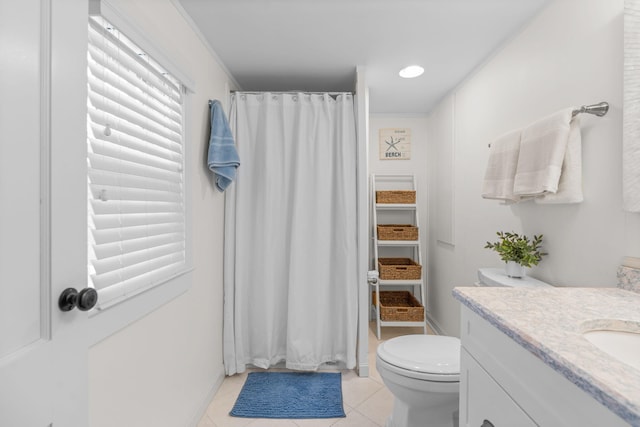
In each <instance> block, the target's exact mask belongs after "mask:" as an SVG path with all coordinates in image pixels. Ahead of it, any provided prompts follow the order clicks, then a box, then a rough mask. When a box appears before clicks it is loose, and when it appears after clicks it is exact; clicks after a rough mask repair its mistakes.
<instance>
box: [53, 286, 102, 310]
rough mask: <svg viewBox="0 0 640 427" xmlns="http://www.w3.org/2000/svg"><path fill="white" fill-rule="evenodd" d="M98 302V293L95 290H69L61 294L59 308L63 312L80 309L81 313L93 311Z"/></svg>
mask: <svg viewBox="0 0 640 427" xmlns="http://www.w3.org/2000/svg"><path fill="white" fill-rule="evenodd" d="M97 302H98V292H96V290H95V289H93V288H84V289H82V290H81V291H80V292H78V291H77V290H75V289H74V288H67V289H65V290H64V291H62V293H61V294H60V298H59V299H58V307H60V310H62V311H71V310H73V309H74V308H75V307H78V310H80V311H88V310H91V309H92V308H93V307H94V306H95V305H96V303H97Z"/></svg>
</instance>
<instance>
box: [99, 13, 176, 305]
mask: <svg viewBox="0 0 640 427" xmlns="http://www.w3.org/2000/svg"><path fill="white" fill-rule="evenodd" d="M183 93H184V89H183V86H182V84H181V83H180V82H179V81H178V80H177V79H176V78H174V77H173V76H172V75H171V74H170V73H168V72H167V71H166V70H165V69H163V68H162V67H161V66H160V65H159V64H158V63H157V62H155V61H154V60H153V59H152V58H150V57H149V55H147V54H146V53H145V52H143V51H142V49H140V48H139V47H138V46H137V45H136V44H134V43H133V42H132V41H131V40H129V39H128V38H127V37H125V36H124V35H123V34H122V33H120V32H119V31H118V30H117V29H116V28H115V27H114V26H113V25H111V24H110V23H109V22H108V21H106V20H105V19H103V18H102V17H99V16H92V17H91V18H90V19H89V48H88V97H87V109H88V113H87V145H88V146H87V149H88V154H87V165H88V175H87V176H88V228H89V230H88V258H89V259H88V274H89V284H90V286H93V287H95V288H96V290H97V291H98V295H99V298H98V306H97V308H98V309H104V308H106V307H109V306H112V305H114V304H116V303H118V302H120V301H123V300H126V299H128V298H129V297H131V296H133V295H136V294H139V293H141V292H143V291H145V290H148V289H150V288H153V287H155V286H157V285H158V284H160V283H163V282H165V281H167V280H169V279H171V278H173V277H175V276H176V275H178V274H180V273H182V272H184V271H185V269H186V262H185V257H186V255H185V251H186V231H185V230H186V226H185V217H186V215H185V191H184V158H183V157H184V156H183Z"/></svg>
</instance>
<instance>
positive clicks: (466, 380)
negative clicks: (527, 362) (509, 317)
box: [460, 348, 537, 427]
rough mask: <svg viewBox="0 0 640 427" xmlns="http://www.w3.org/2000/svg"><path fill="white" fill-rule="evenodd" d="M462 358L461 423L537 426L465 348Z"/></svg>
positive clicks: (483, 426)
mask: <svg viewBox="0 0 640 427" xmlns="http://www.w3.org/2000/svg"><path fill="white" fill-rule="evenodd" d="M460 359H461V360H460V362H461V366H460V369H461V370H460V373H461V376H460V392H461V395H460V425H461V426H466V427H491V426H493V427H514V426H518V427H529V426H531V427H535V426H537V424H536V423H534V422H533V420H532V419H531V418H529V416H528V415H527V414H526V413H525V412H524V411H523V410H522V408H520V406H518V405H517V404H516V403H515V402H514V401H513V400H512V399H511V397H509V395H508V394H507V393H506V392H505V391H504V390H503V389H502V387H500V385H498V383H496V382H495V381H494V380H493V378H491V376H490V375H489V374H488V373H487V372H486V371H485V370H484V368H482V366H480V365H479V364H478V363H477V362H476V361H475V359H474V358H473V357H471V356H470V355H469V353H467V352H466V350H464V348H463V349H462V352H461V354H460Z"/></svg>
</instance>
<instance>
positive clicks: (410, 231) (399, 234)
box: [378, 224, 418, 240]
mask: <svg viewBox="0 0 640 427" xmlns="http://www.w3.org/2000/svg"><path fill="white" fill-rule="evenodd" d="M378 240H418V227H416V226H413V225H411V224H381V225H378Z"/></svg>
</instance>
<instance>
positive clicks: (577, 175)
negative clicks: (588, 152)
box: [535, 116, 584, 204]
mask: <svg viewBox="0 0 640 427" xmlns="http://www.w3.org/2000/svg"><path fill="white" fill-rule="evenodd" d="M583 200H584V197H583V194H582V136H581V134H580V118H579V117H578V116H576V117H574V118H573V120H571V125H570V129H569V140H568V141H567V150H566V152H565V155H564V160H563V162H562V173H561V175H560V182H559V183H558V191H556V193H555V194H554V193H547V194H545V195H543V196H541V197H537V198H536V199H535V201H536V203H542V204H547V203H548V204H556V203H581V202H582V201H583Z"/></svg>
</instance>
